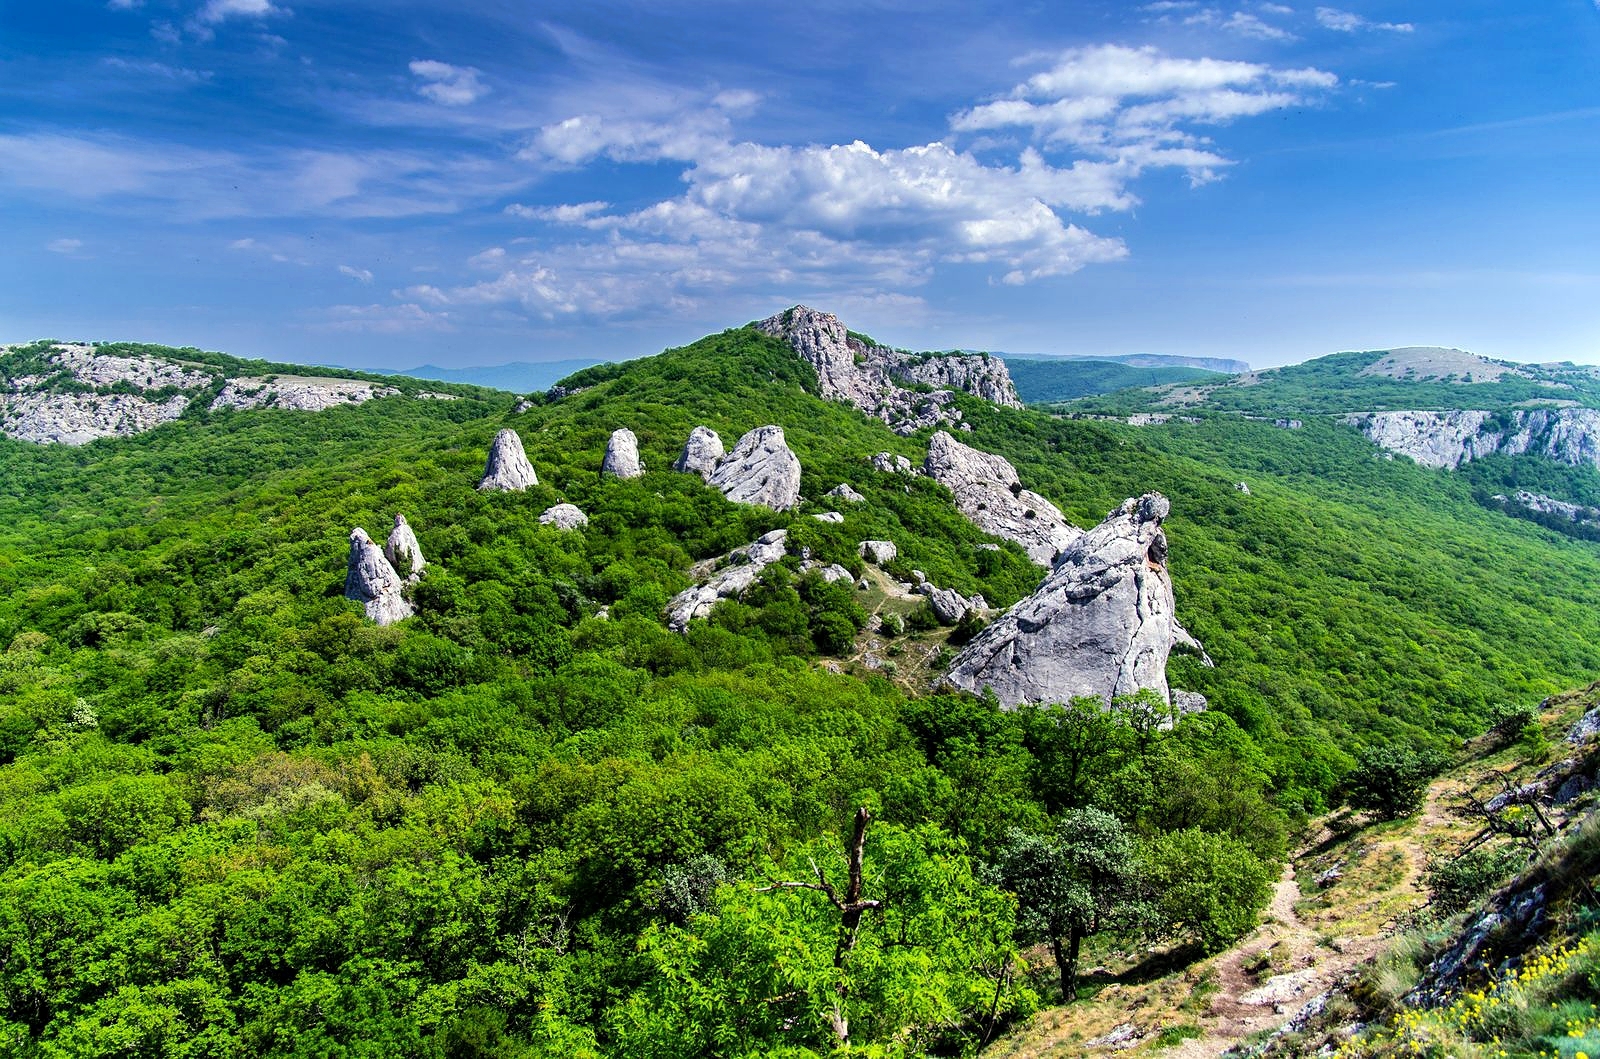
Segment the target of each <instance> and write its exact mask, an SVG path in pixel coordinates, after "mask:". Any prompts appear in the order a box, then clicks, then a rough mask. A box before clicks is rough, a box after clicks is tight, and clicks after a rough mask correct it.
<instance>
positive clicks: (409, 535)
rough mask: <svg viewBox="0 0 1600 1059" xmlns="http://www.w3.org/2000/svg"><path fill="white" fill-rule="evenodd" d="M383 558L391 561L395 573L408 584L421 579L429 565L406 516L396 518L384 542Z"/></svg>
mask: <svg viewBox="0 0 1600 1059" xmlns="http://www.w3.org/2000/svg"><path fill="white" fill-rule="evenodd" d="M383 557H384V558H385V559H387V560H389V565H390V566H392V567H394V572H395V573H397V574H399V575H400V576H401V577H403V578H405V579H406V580H407V581H408V582H410V581H415V580H417V579H418V578H419V577H421V576H422V571H423V568H424V567H426V566H427V565H428V560H426V559H424V558H423V557H422V545H421V544H419V543H417V535H416V533H415V532H413V531H412V529H411V523H409V522H407V521H406V517H405V516H404V515H396V516H395V517H394V528H393V529H391V530H390V531H389V539H388V540H386V541H384V542H383Z"/></svg>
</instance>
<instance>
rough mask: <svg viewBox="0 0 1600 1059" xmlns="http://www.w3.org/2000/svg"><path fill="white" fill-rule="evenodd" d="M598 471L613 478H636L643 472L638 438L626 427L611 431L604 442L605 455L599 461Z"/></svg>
mask: <svg viewBox="0 0 1600 1059" xmlns="http://www.w3.org/2000/svg"><path fill="white" fill-rule="evenodd" d="M600 473H601V474H609V475H611V476H612V477H614V478H638V477H640V476H642V475H643V474H644V463H643V461H641V460H640V459H639V439H638V438H636V437H634V436H633V431H631V430H629V429H628V428H627V427H623V428H622V429H620V430H613V431H612V432H611V440H610V441H608V442H606V456H605V459H604V460H602V461H601V462H600Z"/></svg>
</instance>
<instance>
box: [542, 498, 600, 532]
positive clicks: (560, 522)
mask: <svg viewBox="0 0 1600 1059" xmlns="http://www.w3.org/2000/svg"><path fill="white" fill-rule="evenodd" d="M588 524H589V516H588V515H585V514H584V513H583V512H582V511H579V510H578V508H577V506H576V505H574V504H557V505H556V506H555V507H549V508H545V510H544V513H543V514H541V515H540V516H539V525H541V526H554V527H555V528H556V529H558V530H575V529H580V528H582V527H584V526H587V525H588Z"/></svg>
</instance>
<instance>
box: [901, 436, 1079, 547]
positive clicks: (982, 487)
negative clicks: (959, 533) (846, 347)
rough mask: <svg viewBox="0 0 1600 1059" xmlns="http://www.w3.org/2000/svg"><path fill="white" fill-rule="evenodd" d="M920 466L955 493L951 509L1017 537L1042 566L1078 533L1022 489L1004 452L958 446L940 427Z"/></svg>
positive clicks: (1006, 535) (1053, 508) (1001, 533)
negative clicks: (998, 453)
mask: <svg viewBox="0 0 1600 1059" xmlns="http://www.w3.org/2000/svg"><path fill="white" fill-rule="evenodd" d="M922 469H923V473H925V474H927V475H928V476H929V477H930V478H932V479H933V480H934V481H936V482H938V483H939V484H940V485H942V486H944V487H945V488H947V489H949V490H950V492H952V493H953V494H955V498H956V508H957V509H958V510H959V511H960V512H961V513H962V514H963V515H965V516H966V517H967V518H968V519H969V520H970V521H971V522H972V524H973V525H975V526H977V527H978V528H979V529H981V530H983V531H984V532H985V533H991V534H993V535H994V536H996V537H1002V538H1004V539H1006V540H1011V541H1016V542H1017V543H1018V544H1020V545H1022V547H1023V548H1024V549H1026V550H1027V553H1028V557H1029V558H1030V559H1032V560H1033V561H1034V562H1036V563H1039V564H1040V565H1042V566H1048V565H1050V563H1051V561H1052V560H1054V559H1055V557H1056V554H1057V553H1058V552H1060V551H1061V550H1062V549H1063V548H1066V547H1067V546H1068V545H1069V544H1071V543H1072V542H1074V541H1076V540H1078V539H1080V538H1081V537H1082V536H1083V531H1082V530H1080V529H1079V528H1078V527H1076V526H1074V525H1072V524H1070V523H1069V522H1067V520H1066V517H1065V516H1064V515H1062V514H1061V509H1060V508H1058V507H1056V506H1055V505H1054V504H1052V503H1051V502H1050V501H1048V500H1046V499H1045V498H1044V497H1042V496H1040V495H1039V494H1038V493H1034V492H1030V491H1028V490H1026V489H1024V488H1022V483H1021V481H1020V480H1019V479H1018V478H1017V471H1016V468H1014V467H1012V466H1011V464H1010V462H1009V461H1007V460H1006V459H1005V458H1004V457H1003V456H996V455H994V454H992V453H988V452H980V451H979V450H977V449H975V448H972V447H970V446H968V445H963V444H962V443H961V442H959V441H957V440H956V439H955V438H953V437H951V436H950V435H949V434H947V433H945V432H944V431H942V430H941V431H939V432H938V433H936V434H934V435H933V437H932V438H931V439H929V441H928V459H927V461H926V462H925V463H924V464H923V465H922Z"/></svg>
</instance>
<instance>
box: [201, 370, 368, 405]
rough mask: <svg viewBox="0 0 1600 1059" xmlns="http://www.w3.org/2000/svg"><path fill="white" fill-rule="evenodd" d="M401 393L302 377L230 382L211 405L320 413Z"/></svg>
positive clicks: (359, 383) (354, 382)
mask: <svg viewBox="0 0 1600 1059" xmlns="http://www.w3.org/2000/svg"><path fill="white" fill-rule="evenodd" d="M399 392H400V391H399V390H397V389H395V388H394V387H393V386H378V385H375V384H373V383H370V382H362V381H361V380H359V379H332V378H326V379H324V378H300V377H295V376H283V377H279V378H276V379H270V380H269V379H266V378H245V379H231V380H229V382H228V384H227V385H226V386H224V387H223V388H222V392H221V393H219V394H217V396H216V399H215V400H213V401H212V402H211V410H212V411H217V410H218V409H222V408H232V409H235V410H238V411H249V410H251V409H255V408H269V407H270V408H278V409H287V410H289V411H292V412H321V411H325V410H326V409H329V408H336V407H338V406H339V405H344V404H365V403H366V402H368V401H371V400H373V399H375V398H378V397H393V396H395V395H396V394H398V393H399Z"/></svg>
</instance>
